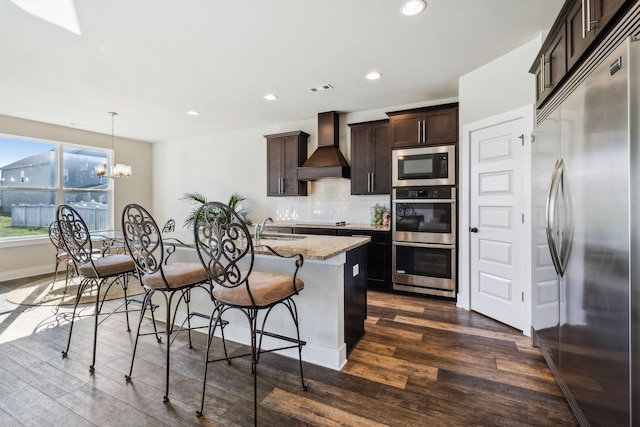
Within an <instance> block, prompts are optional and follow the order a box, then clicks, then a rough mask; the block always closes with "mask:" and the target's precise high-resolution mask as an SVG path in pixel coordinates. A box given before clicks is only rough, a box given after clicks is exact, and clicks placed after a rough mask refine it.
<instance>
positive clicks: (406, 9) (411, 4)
mask: <svg viewBox="0 0 640 427" xmlns="http://www.w3.org/2000/svg"><path fill="white" fill-rule="evenodd" d="M426 8H427V2H426V1H425V0H409V1H408V2H406V3H405V4H404V6H402V14H403V15H405V16H414V15H417V14H419V13H420V12H422V11H423V10H425V9H426Z"/></svg>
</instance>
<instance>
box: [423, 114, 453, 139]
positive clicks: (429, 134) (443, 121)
mask: <svg viewBox="0 0 640 427" xmlns="http://www.w3.org/2000/svg"><path fill="white" fill-rule="evenodd" d="M422 127H423V130H422V132H423V138H422V142H423V143H424V144H429V145H432V144H446V143H450V142H457V141H458V109H457V108H447V109H443V110H434V111H429V112H428V113H425V116H424V121H423V124H422Z"/></svg>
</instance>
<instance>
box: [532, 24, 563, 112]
mask: <svg viewBox="0 0 640 427" xmlns="http://www.w3.org/2000/svg"><path fill="white" fill-rule="evenodd" d="M565 39H566V38H565V28H564V26H563V27H562V29H561V30H560V31H559V32H558V34H557V35H556V37H555V38H554V39H553V42H551V45H550V46H549V48H548V49H547V50H546V51H545V52H544V53H543V54H542V55H541V57H540V66H539V67H538V70H537V72H536V93H537V94H538V106H539V105H540V104H541V103H542V102H543V101H544V100H545V99H546V98H547V96H548V95H549V94H550V93H551V92H552V91H553V90H554V89H555V88H556V87H557V86H558V83H560V81H561V80H562V78H563V77H564V76H565V75H566V74H567V53H566V52H567V50H566V43H565Z"/></svg>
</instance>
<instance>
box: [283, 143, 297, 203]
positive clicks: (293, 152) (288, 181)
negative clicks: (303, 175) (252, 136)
mask: <svg viewBox="0 0 640 427" xmlns="http://www.w3.org/2000/svg"><path fill="white" fill-rule="evenodd" d="M282 146H283V154H282V164H283V170H282V178H283V180H282V184H281V186H282V192H281V193H280V195H281V196H297V195H298V185H299V181H298V172H297V167H298V165H299V161H298V137H297V136H295V135H292V136H287V137H284V138H283V143H282Z"/></svg>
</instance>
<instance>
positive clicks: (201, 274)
mask: <svg viewBox="0 0 640 427" xmlns="http://www.w3.org/2000/svg"><path fill="white" fill-rule="evenodd" d="M162 271H163V272H164V278H165V280H166V282H165V281H164V280H163V279H162V275H161V274H160V271H158V272H156V273H153V274H145V275H144V276H142V284H143V285H144V286H146V287H148V288H153V289H179V288H182V287H185V286H191V285H195V284H197V283H200V282H204V281H206V280H207V279H208V278H209V276H207V270H205V269H204V267H203V266H202V264H201V263H199V262H176V263H173V264H169V265H164V266H162Z"/></svg>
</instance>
